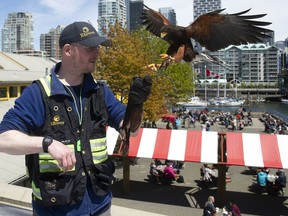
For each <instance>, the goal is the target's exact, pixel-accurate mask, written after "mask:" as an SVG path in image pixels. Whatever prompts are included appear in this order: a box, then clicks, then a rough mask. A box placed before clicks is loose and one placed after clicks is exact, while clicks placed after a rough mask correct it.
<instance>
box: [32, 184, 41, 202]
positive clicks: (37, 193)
mask: <svg viewBox="0 0 288 216" xmlns="http://www.w3.org/2000/svg"><path fill="white" fill-rule="evenodd" d="M32 193H33V195H34V196H35V197H36V198H37V199H39V200H42V197H41V192H40V189H39V188H37V187H36V185H35V183H34V181H32Z"/></svg>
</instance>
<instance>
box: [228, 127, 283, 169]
mask: <svg viewBox="0 0 288 216" xmlns="http://www.w3.org/2000/svg"><path fill="white" fill-rule="evenodd" d="M226 144H227V164H230V165H241V166H252V167H267V168H283V169H287V168H288V156H287V155H288V136H287V135H275V134H253V133H235V132H234V133H233V132H226Z"/></svg>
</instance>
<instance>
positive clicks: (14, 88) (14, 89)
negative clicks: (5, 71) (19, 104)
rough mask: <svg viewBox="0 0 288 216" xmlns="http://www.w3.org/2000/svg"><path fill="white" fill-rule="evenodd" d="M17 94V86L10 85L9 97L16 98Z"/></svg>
mask: <svg viewBox="0 0 288 216" xmlns="http://www.w3.org/2000/svg"><path fill="white" fill-rule="evenodd" d="M17 96H18V95H17V86H9V97H10V98H15V97H17Z"/></svg>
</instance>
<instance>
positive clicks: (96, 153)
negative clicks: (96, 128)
mask: <svg viewBox="0 0 288 216" xmlns="http://www.w3.org/2000/svg"><path fill="white" fill-rule="evenodd" d="M90 146H91V152H92V157H93V163H94V164H99V163H102V162H103V161H106V160H107V159H108V150H107V145H106V137H104V138H99V139H93V140H90Z"/></svg>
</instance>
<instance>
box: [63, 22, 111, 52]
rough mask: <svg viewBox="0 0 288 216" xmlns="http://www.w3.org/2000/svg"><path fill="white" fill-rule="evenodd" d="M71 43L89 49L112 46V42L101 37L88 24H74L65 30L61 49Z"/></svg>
mask: <svg viewBox="0 0 288 216" xmlns="http://www.w3.org/2000/svg"><path fill="white" fill-rule="evenodd" d="M71 43H80V44H82V45H84V46H87V47H97V46H99V45H102V46H111V45H112V41H111V40H109V39H107V38H106V37H101V36H99V34H98V32H97V31H96V29H95V28H94V27H93V26H92V25H91V24H90V23H87V22H74V23H72V24H70V25H68V26H66V27H65V28H64V29H63V31H62V32H61V35H60V38H59V46H60V48H62V47H63V46H64V45H65V44H71Z"/></svg>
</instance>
